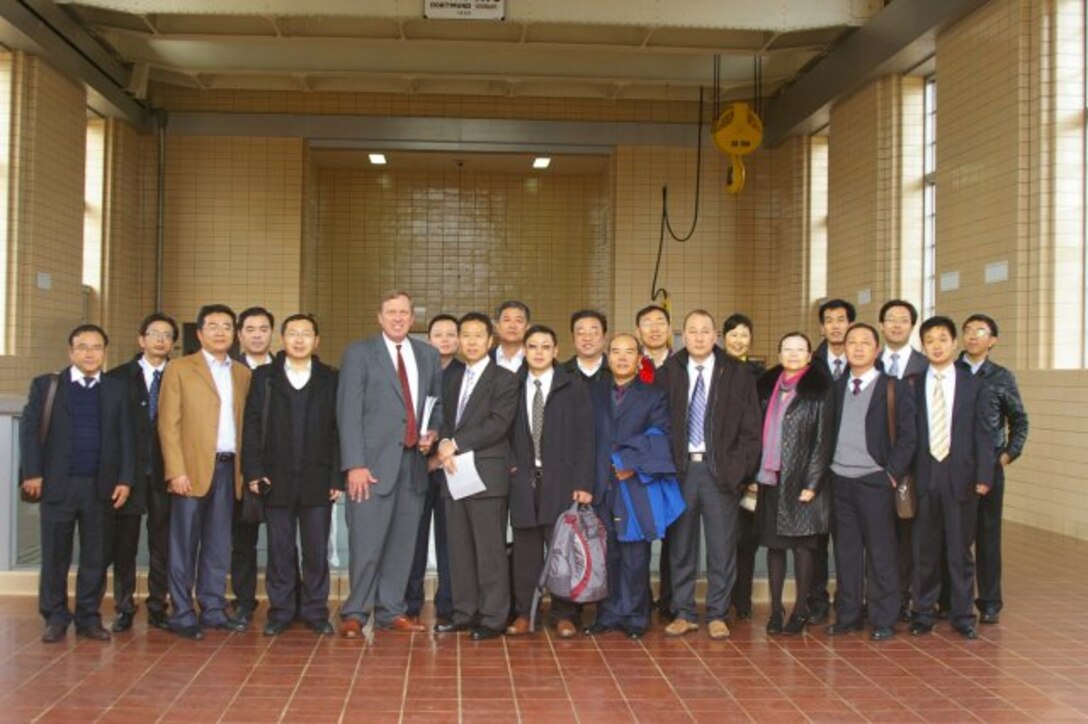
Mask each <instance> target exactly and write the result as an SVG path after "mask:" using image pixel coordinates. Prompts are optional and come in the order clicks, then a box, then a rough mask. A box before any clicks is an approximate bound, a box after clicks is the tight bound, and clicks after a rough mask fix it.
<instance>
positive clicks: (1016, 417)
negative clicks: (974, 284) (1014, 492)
mask: <svg viewBox="0 0 1088 724" xmlns="http://www.w3.org/2000/svg"><path fill="white" fill-rule="evenodd" d="M997 335H998V330H997V322H995V321H994V320H993V319H992V318H990V317H988V316H987V315H985V314H972V315H971V316H970V317H968V318H967V320H966V321H965V322H964V323H963V344H964V348H965V349H964V353H963V354H962V355H961V356H960V359H959V361H958V362H957V364H959V365H961V366H962V367H964V368H965V369H968V370H970V371H971V372H972V373H973V374H974V375H976V376H977V377H979V378H980V379H982V380H983V382H985V383H986V386H987V387H989V388H990V391H991V393H992V396H991V397H990V399H991V400H992V402H993V406H992V407H991V409H990V411H989V416H990V421H991V423H992V424H991V428H992V429H993V431H994V451H995V456H996V458H997V465H996V469H995V470H994V484H993V488H992V489H991V490H990V492H989V494H988V495H985V496H983V498H982V500H980V501H979V506H978V527H977V530H976V532H975V568H976V575H977V578H978V598H977V599H976V600H975V605H976V606H977V607H978V610H979V614H980V617H979V620H980V621H981V622H982V623H997V622H998V616H999V614H1000V612H1001V607H1002V604H1003V602H1002V600H1001V508H1002V501H1003V498H1004V493H1005V466H1007V465H1009V464H1011V463H1012V461H1014V460H1016V458H1018V457H1020V453H1021V452H1023V450H1024V443H1025V442H1026V441H1027V438H1028V414H1027V411H1026V410H1024V402H1023V400H1021V399H1020V390H1019V389H1018V388H1017V386H1016V377H1015V376H1014V375H1013V373H1012V372H1010V371H1009V370H1007V369H1005V368H1004V367H1002V366H1001V365H999V364H995V363H994V362H993V361H992V360H991V359H990V358H989V354H990V350H991V349H993V346H994V345H995V344H997V338H998V337H997Z"/></svg>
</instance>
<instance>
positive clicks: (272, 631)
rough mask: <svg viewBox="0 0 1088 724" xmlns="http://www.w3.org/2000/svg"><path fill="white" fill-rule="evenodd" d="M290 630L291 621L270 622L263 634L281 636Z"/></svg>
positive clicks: (267, 623)
mask: <svg viewBox="0 0 1088 724" xmlns="http://www.w3.org/2000/svg"><path fill="white" fill-rule="evenodd" d="M330 627H331V624H330ZM289 628H291V619H287V620H286V621H268V622H266V623H265V625H264V632H263V633H264V635H265V636H279V635H280V634H281V633H283V632H284V631H286V630H287V629H289Z"/></svg>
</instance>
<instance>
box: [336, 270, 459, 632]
mask: <svg viewBox="0 0 1088 724" xmlns="http://www.w3.org/2000/svg"><path fill="white" fill-rule="evenodd" d="M412 318H413V312H412V298H411V297H409V296H408V294H406V293H405V292H401V291H396V292H391V293H389V294H386V295H385V296H384V297H383V298H382V301H381V304H380V305H379V307H378V324H379V326H381V328H382V331H381V334H376V335H374V336H372V337H368V338H367V339H364V340H361V341H358V342H355V343H353V344H352V345H351V346H349V347H348V348H347V350H346V351H345V352H344V360H343V363H342V364H341V366H340V386H339V390H338V392H337V406H336V407H337V409H336V412H337V420H338V422H339V426H340V454H341V463H342V466H343V469H344V471H345V472H346V473H347V493H348V500H347V504H346V518H347V524H348V551H349V554H350V568H349V571H350V581H351V590H350V592H349V593H348V598H347V600H346V601H344V605H343V606H342V607H341V610H340V617H341V619H342V621H341V626H340V633H341V634H342V635H344V636H346V637H347V638H358V637H359V636H361V635H362V630H363V626H364V625H365V624H366V622H367V617H368V616H369V615H370V613H371V611H372V610H373V613H374V622H375V624H376V625H377V626H378V627H380V628H388V629H392V630H395V631H404V632H419V633H421V632H423V631H424V630H425V628H424V627H423V626H422V625H420V624H418V623H415V622H414V621H412V620H411V619H410V618H408V617H407V616H406V615H405V611H406V608H405V603H404V591H405V588H406V586H407V584H408V576H409V573H410V571H411V567H412V557H413V554H414V552H415V539H416V531H417V530H418V528H419V520H420V516H421V515H422V511H423V497H424V494H425V493H426V490H427V465H426V461H425V459H424V456H425V455H426V454H427V453H428V452H430V449H431V447H432V446H433V445H434V441H435V438H436V437H437V435H438V427H439V426H440V424H441V420H442V409H441V408H442V403H441V401H440V400H439V397H440V394H441V393H440V387H441V367H440V365H439V362H438V352H437V351H435V349H434V348H433V347H431V346H429V345H427V344H425V343H423V342H419V341H417V340H414V339H409V338H408V332H409V330H410V329H411V327H412ZM428 398H434V401H435V402H434V409H433V410H432V411H431V414H430V416H429V417H428V419H427V420H424V419H423V416H424V411H425V408H426V402H427V400H428ZM423 427H426V429H425V430H424V429H423Z"/></svg>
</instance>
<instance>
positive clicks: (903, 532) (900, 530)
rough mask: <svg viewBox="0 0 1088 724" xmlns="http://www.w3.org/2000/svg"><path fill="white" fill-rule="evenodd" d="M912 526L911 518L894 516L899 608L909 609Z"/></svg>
mask: <svg viewBox="0 0 1088 724" xmlns="http://www.w3.org/2000/svg"><path fill="white" fill-rule="evenodd" d="M913 528H914V520H913V519H904V518H900V517H899V516H898V515H897V516H896V517H895V536H896V541H897V543H898V549H899V551H898V555H899V603H900V606H901V608H906V609H907V610H910V584H911V581H912V580H913V579H914V548H913V544H912V543H911V539H910V532H911V530H912V529H913Z"/></svg>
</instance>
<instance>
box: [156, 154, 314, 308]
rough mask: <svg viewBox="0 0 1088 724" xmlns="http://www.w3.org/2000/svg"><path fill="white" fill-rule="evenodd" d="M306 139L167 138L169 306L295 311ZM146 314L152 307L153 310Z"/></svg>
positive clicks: (166, 298)
mask: <svg viewBox="0 0 1088 724" xmlns="http://www.w3.org/2000/svg"><path fill="white" fill-rule="evenodd" d="M302 163H303V142H302V140H301V139H298V138H205V137H175V136H168V137H167V146H166V204H165V206H166V209H165V224H166V236H165V260H164V267H165V269H164V283H165V290H164V295H165V296H164V307H165V311H166V312H167V313H168V314H171V315H173V316H174V317H175V318H176V319H177V320H178V322H179V324H180V323H183V322H192V321H194V320H195V319H196V313H197V311H198V309H199V308H200V306H201V305H203V304H208V303H212V302H223V303H226V304H229V305H230V306H231V307H233V308H234V310H235V311H236V312H240V311H241V310H242V309H244V308H245V307H248V306H251V305H255V304H259V305H261V306H264V307H267V308H268V309H269V310H270V311H271V312H272V313H273V314H274V315H276V317H277V319H282V317H283V316H284V315H286V314H289V313H292V312H296V311H298V309H299V299H300V293H299V286H300V279H301V271H300V270H301V263H302V259H301V240H302V187H303V165H302ZM149 311H150V310H149Z"/></svg>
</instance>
